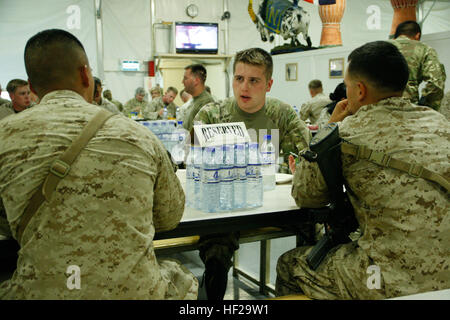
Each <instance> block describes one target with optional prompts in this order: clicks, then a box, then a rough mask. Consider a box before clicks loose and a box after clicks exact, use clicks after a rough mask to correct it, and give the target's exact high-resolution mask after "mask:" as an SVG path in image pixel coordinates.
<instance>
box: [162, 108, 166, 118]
mask: <svg viewBox="0 0 450 320" xmlns="http://www.w3.org/2000/svg"><path fill="white" fill-rule="evenodd" d="M162 118H163V119H164V120H167V107H166V106H164V111H163V116H162Z"/></svg>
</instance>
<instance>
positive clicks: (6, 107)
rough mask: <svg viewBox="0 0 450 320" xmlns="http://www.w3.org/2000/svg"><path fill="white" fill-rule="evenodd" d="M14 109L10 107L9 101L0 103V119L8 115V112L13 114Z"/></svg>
mask: <svg viewBox="0 0 450 320" xmlns="http://www.w3.org/2000/svg"><path fill="white" fill-rule="evenodd" d="M14 113H15V112H14V109H13V107H12V104H11V101H7V100H6V102H4V103H2V104H0V119H3V118H4V117H7V116H9V115H10V114H14Z"/></svg>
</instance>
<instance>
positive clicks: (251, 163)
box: [186, 135, 275, 212]
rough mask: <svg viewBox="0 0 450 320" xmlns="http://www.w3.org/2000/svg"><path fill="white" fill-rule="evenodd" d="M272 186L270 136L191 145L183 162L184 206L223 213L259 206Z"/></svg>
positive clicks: (273, 164) (273, 184) (272, 159)
mask: <svg viewBox="0 0 450 320" xmlns="http://www.w3.org/2000/svg"><path fill="white" fill-rule="evenodd" d="M273 189H275V148H274V146H273V144H272V142H271V141H270V136H269V135H267V136H265V139H264V142H263V144H262V145H261V148H258V143H254V142H250V143H237V144H234V145H233V144H226V145H222V146H217V147H205V148H202V147H198V146H192V147H191V149H190V152H189V154H188V157H187V161H186V206H187V207H190V208H194V209H197V210H201V211H205V212H224V211H232V210H240V209H245V208H254V207H260V206H262V205H263V192H264V191H265V190H273Z"/></svg>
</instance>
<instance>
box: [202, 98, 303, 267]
mask: <svg viewBox="0 0 450 320" xmlns="http://www.w3.org/2000/svg"><path fill="white" fill-rule="evenodd" d="M229 122H244V123H245V125H246V128H247V129H255V130H256V131H258V130H259V129H278V130H279V146H280V149H282V150H283V152H284V153H285V154H287V155H289V152H295V153H298V152H299V151H300V150H302V149H304V148H306V147H307V146H308V143H309V140H310V138H311V133H310V132H309V130H308V128H307V127H306V125H305V123H304V122H303V121H301V120H300V119H299V118H298V116H297V114H296V113H295V111H294V109H293V108H292V107H291V106H290V105H288V104H286V103H284V102H282V101H280V100H278V99H275V98H266V104H265V105H264V106H263V108H262V109H261V110H259V111H257V112H256V113H252V114H250V113H247V112H244V111H242V110H241V109H240V108H239V107H238V105H237V103H236V99H235V98H234V97H232V98H228V99H226V100H223V101H220V102H214V103H210V104H208V105H206V106H204V107H203V108H202V109H201V110H200V111H199V112H198V113H197V116H196V117H195V119H194V124H200V123H202V124H213V123H229ZM238 239H239V234H238V233H230V234H221V235H213V236H209V237H201V238H200V257H201V258H202V260H203V262H205V263H206V261H208V259H211V257H214V258H216V259H218V260H220V261H221V263H222V264H223V265H224V266H225V267H226V268H229V267H231V259H232V256H233V253H234V251H235V250H237V249H238V248H239V241H238Z"/></svg>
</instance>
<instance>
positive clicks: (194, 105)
mask: <svg viewBox="0 0 450 320" xmlns="http://www.w3.org/2000/svg"><path fill="white" fill-rule="evenodd" d="M210 102H214V99H213V97H212V96H211V95H210V94H209V93H208V91H206V90H203V92H202V93H200V94H199V95H198V96H196V97H194V98H193V99H192V102H191V106H190V112H189V113H188V114H186V121H183V127H184V128H185V129H186V130H187V131H188V132H190V131H191V130H192V127H193V125H194V118H195V116H196V115H197V113H198V112H199V111H200V109H201V108H202V107H203V106H204V105H206V104H208V103H210Z"/></svg>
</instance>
